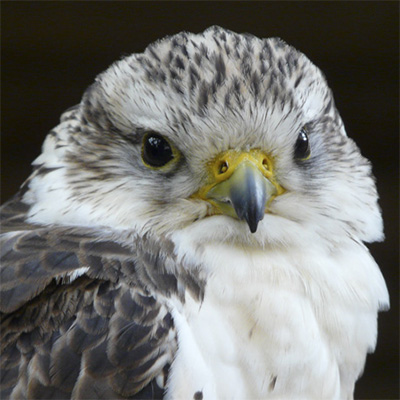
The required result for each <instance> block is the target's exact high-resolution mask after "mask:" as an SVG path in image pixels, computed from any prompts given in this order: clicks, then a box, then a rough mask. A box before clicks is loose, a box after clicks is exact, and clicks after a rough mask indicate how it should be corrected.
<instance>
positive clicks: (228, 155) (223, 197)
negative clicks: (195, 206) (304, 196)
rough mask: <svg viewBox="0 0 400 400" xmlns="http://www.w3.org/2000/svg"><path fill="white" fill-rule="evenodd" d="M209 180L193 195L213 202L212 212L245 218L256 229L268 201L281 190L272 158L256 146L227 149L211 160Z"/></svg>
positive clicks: (253, 229)
mask: <svg viewBox="0 0 400 400" xmlns="http://www.w3.org/2000/svg"><path fill="white" fill-rule="evenodd" d="M210 169H211V171H210V175H211V178H210V181H211V183H209V184H208V185H206V186H204V187H203V188H201V189H200V190H199V191H198V192H197V193H196V194H195V196H194V197H200V198H202V199H203V200H206V201H208V202H209V203H211V205H212V206H213V209H214V210H213V211H214V213H215V214H225V215H229V216H231V217H233V218H237V219H240V220H244V221H246V222H247V225H248V226H249V228H250V231H251V233H254V232H256V230H257V227H258V224H259V222H260V221H261V220H262V219H263V218H264V214H265V212H266V208H267V206H268V205H269V203H270V202H271V201H272V200H273V199H274V198H275V197H276V196H278V195H280V194H282V193H283V192H284V189H283V188H282V186H280V185H279V184H278V183H277V182H276V181H275V179H274V175H273V171H272V162H271V160H270V159H269V158H268V157H267V156H266V155H265V154H264V153H262V152H261V151H259V150H251V151H250V152H236V151H233V150H229V151H227V152H225V153H223V154H221V155H220V156H218V157H217V159H216V160H214V161H213V162H212V163H211V168H210Z"/></svg>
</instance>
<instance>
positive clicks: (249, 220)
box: [245, 216, 263, 233]
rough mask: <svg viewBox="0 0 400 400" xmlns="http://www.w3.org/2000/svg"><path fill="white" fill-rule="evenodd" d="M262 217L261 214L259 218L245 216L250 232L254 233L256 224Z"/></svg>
mask: <svg viewBox="0 0 400 400" xmlns="http://www.w3.org/2000/svg"><path fill="white" fill-rule="evenodd" d="M262 219H263V216H261V217H260V218H245V220H246V222H247V225H248V227H249V228H250V232H251V233H255V232H256V231H257V228H258V224H259V222H260V221H261V220H262Z"/></svg>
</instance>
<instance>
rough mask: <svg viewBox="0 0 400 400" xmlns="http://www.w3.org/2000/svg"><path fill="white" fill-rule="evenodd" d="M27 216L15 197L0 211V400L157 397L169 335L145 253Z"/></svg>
mask: <svg viewBox="0 0 400 400" xmlns="http://www.w3.org/2000/svg"><path fill="white" fill-rule="evenodd" d="M28 210H29V205H27V204H25V203H24V202H23V201H22V198H21V196H19V195H17V196H15V197H14V198H13V199H11V200H10V201H9V202H8V203H6V204H5V205H3V206H2V208H1V210H0V213H1V224H2V233H1V268H0V272H1V285H0V296H1V332H2V334H1V353H2V365H1V369H2V381H3V382H2V395H4V396H5V397H7V396H10V397H11V396H14V397H15V396H16V397H29V398H31V397H32V398H68V397H70V396H72V395H73V396H75V397H77V398H98V397H99V398H120V397H124V398H126V397H128V398H136V396H139V397H140V398H157V397H162V389H161V388H160V386H161V387H162V386H163V384H164V383H165V382H162V381H163V377H166V373H167V370H168V366H169V363H170V362H171V361H172V358H173V354H174V352H175V348H176V335H175V330H174V326H173V320H172V317H171V314H170V312H169V309H168V307H167V306H166V305H165V303H164V302H163V301H162V300H161V297H162V296H160V295H159V293H158V294H157V293H156V291H155V290H154V288H153V287H152V285H151V277H150V275H151V274H149V273H148V268H147V267H146V265H145V264H146V261H145V259H146V257H147V258H148V255H147V256H146V254H147V253H146V251H145V250H143V249H140V251H139V250H138V249H137V248H135V245H128V244H127V242H125V243H121V242H119V241H117V240H115V239H114V237H115V235H114V234H113V233H112V232H101V231H99V230H98V229H89V228H84V227H68V226H40V225H35V224H31V223H29V222H28V221H27V218H26V217H27V212H28ZM132 242H135V241H134V240H132ZM136 247H138V244H137V243H136ZM147 264H149V262H148V261H147ZM20 376H25V377H26V378H24V379H19V377H20ZM156 379H157V382H158V384H157V383H156ZM160 380H161V381H160Z"/></svg>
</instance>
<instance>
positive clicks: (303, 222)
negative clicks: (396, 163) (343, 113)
mask: <svg viewBox="0 0 400 400" xmlns="http://www.w3.org/2000/svg"><path fill="white" fill-rule="evenodd" d="M68 115H69V116H68ZM68 115H67V116H66V117H65V121H64V122H62V123H61V124H60V125H59V127H58V128H57V129H56V130H55V131H54V132H53V134H51V135H49V137H48V139H47V141H46V142H45V145H44V151H43V154H42V155H41V156H40V157H39V158H38V160H37V161H36V163H37V164H38V165H42V166H45V167H46V168H47V171H48V170H50V169H51V168H53V171H54V172H52V173H48V174H43V175H42V176H41V175H38V176H37V177H36V178H35V179H36V181H33V184H32V188H36V189H34V192H35V206H34V207H33V208H32V212H31V215H32V217H31V218H32V219H33V220H35V219H36V221H40V222H46V220H49V221H50V220H51V221H54V220H56V221H58V222H60V223H74V224H80V225H82V224H83V225H93V224H94V225H101V226H111V227H118V228H122V229H130V228H134V229H139V230H142V231H150V232H154V233H156V234H162V235H168V234H172V233H174V232H178V231H179V232H183V233H187V234H190V233H193V232H195V233H196V235H197V237H198V238H199V240H200V241H207V240H213V241H215V240H220V241H230V242H242V243H253V244H254V243H257V244H260V245H262V246H264V245H266V244H267V243H278V242H279V243H285V242H290V241H291V240H292V239H293V240H299V237H301V236H302V235H304V232H314V233H318V234H320V235H322V236H323V235H324V232H329V236H330V239H331V240H335V238H340V236H341V235H348V234H350V235H354V236H355V237H357V238H359V239H361V240H365V241H371V240H376V239H380V238H382V222H381V216H380V211H379V208H378V206H377V194H376V189H375V184H374V181H373V178H372V176H371V168H370V165H369V163H368V161H367V160H365V159H364V158H363V157H362V156H361V154H360V151H359V149H358V148H357V146H356V145H355V143H354V142H353V141H352V140H351V139H349V138H348V137H347V136H346V133H345V130H344V127H343V124H342V121H341V119H340V116H339V114H338V112H337V110H336V108H335V106H334V102H333V98H332V94H331V91H330V89H329V88H328V86H327V84H326V81H325V79H324V77H323V75H322V73H321V72H320V70H319V69H318V68H317V67H316V66H314V65H313V64H312V63H311V62H310V61H309V60H308V59H307V58H306V57H305V56H304V55H303V54H302V53H300V52H298V51H297V50H295V49H294V48H293V47H290V46H289V45H287V44H285V43H284V42H283V41H282V40H280V39H275V38H273V39H258V38H256V37H254V36H251V35H239V34H235V33H233V32H230V31H227V30H224V29H222V28H218V27H213V28H210V29H208V30H206V31H205V32H204V33H202V34H199V35H194V34H189V33H180V34H178V35H175V36H172V37H168V38H166V39H163V40H161V41H158V42H156V43H154V44H152V45H150V46H149V47H148V48H147V49H146V50H145V52H144V53H143V54H134V55H131V56H129V57H126V58H124V59H122V60H120V61H118V62H116V63H115V64H113V65H112V66H111V67H110V68H109V69H108V70H107V71H106V72H104V73H103V74H101V75H99V77H98V78H97V79H96V82H95V83H94V84H93V85H92V86H91V87H90V88H89V89H88V90H87V91H86V93H85V95H84V97H83V100H82V102H81V104H80V105H79V107H78V108H77V109H76V110H75V111H73V112H72V113H70V114H68ZM72 115H73V117H71V116H72ZM55 168H57V169H55ZM31 196H32V195H31ZM51 199H53V200H52V201H51ZM50 202H51V203H52V204H51V207H45V205H46V204H47V205H49V204H50ZM304 240H307V238H306V237H304Z"/></svg>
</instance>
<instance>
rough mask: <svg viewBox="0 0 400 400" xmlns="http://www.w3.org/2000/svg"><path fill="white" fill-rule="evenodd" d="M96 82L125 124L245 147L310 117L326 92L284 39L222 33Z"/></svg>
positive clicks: (185, 41)
mask: <svg viewBox="0 0 400 400" xmlns="http://www.w3.org/2000/svg"><path fill="white" fill-rule="evenodd" d="M98 82H99V83H100V86H101V90H102V92H103V95H104V96H105V98H106V102H107V107H108V109H109V112H110V114H111V115H112V116H115V118H114V120H115V121H116V122H117V123H119V124H121V125H122V126H141V127H144V128H150V129H154V130H157V131H161V132H164V133H166V134H169V135H171V136H174V135H175V133H176V132H177V131H179V134H180V135H181V132H182V130H183V131H186V132H187V133H188V134H189V135H191V134H193V135H196V136H198V133H199V132H202V134H203V135H207V132H208V133H209V135H212V136H213V138H214V140H216V141H218V140H219V138H218V136H219V132H220V133H221V135H220V136H221V140H222V139H224V140H226V139H227V138H228V139H230V140H235V139H237V140H238V141H239V142H240V140H241V138H240V135H242V134H243V133H244V134H247V133H249V132H252V131H254V130H257V129H258V128H259V127H260V125H263V126H264V127H266V128H268V124H269V125H271V127H273V126H274V125H275V126H276V124H277V121H282V120H283V119H284V117H286V119H288V121H287V122H288V123H289V122H290V120H299V119H301V118H299V116H300V114H302V115H303V114H304V116H305V118H309V119H310V116H311V117H312V114H318V113H319V112H320V111H321V109H322V107H323V104H324V101H323V100H325V98H326V93H327V87H326V84H325V81H324V79H323V78H322V75H321V73H320V71H319V70H318V68H316V67H315V66H314V65H313V64H312V63H311V62H310V61H309V60H308V59H307V58H306V57H305V56H304V55H303V54H302V53H300V52H298V51H297V50H295V49H294V48H292V47H290V46H288V45H287V44H285V43H284V42H283V41H281V40H280V39H258V38H256V37H254V36H250V35H239V34H235V33H233V32H230V31H226V30H224V29H222V28H217V27H213V28H210V29H208V30H206V31H205V32H204V33H202V34H199V35H195V34H189V33H186V32H184V33H180V34H178V35H175V36H172V37H168V38H165V39H163V40H161V41H158V42H156V43H154V44H152V45H150V46H149V47H148V48H147V49H146V50H145V52H144V53H143V54H134V55H132V56H129V57H127V58H125V59H124V60H121V61H119V62H117V63H115V64H114V65H113V66H112V67H111V68H110V69H109V70H108V71H106V72H105V73H104V74H102V75H101V76H100V77H99V79H98ZM307 104H308V105H309V107H307ZM315 105H317V106H315ZM307 113H308V114H309V115H307ZM289 116H291V118H289ZM311 119H312V118H311ZM227 132H229V133H230V134H231V136H230V137H229V136H227ZM238 135H239V136H238Z"/></svg>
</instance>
